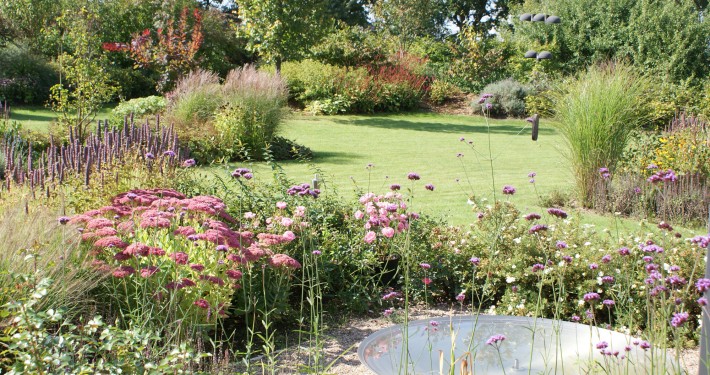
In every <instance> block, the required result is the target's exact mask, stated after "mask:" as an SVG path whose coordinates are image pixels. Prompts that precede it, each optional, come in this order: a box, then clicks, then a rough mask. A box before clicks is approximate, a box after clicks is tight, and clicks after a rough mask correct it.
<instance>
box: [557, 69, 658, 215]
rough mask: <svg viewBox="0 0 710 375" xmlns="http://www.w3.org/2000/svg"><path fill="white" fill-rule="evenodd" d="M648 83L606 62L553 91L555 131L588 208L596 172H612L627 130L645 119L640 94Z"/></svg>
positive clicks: (646, 114)
mask: <svg viewBox="0 0 710 375" xmlns="http://www.w3.org/2000/svg"><path fill="white" fill-rule="evenodd" d="M647 85H648V83H647V79H646V78H645V77H641V76H638V75H636V74H635V73H634V72H633V71H632V69H631V67H630V66H628V65H625V64H623V63H618V62H617V63H605V64H601V65H594V66H591V67H590V68H589V69H588V70H587V71H586V72H584V73H582V74H580V75H579V76H578V77H576V78H573V79H571V80H570V81H569V82H568V83H567V84H566V85H565V87H564V88H563V90H562V91H561V92H560V93H558V95H557V97H556V103H555V113H556V119H557V122H558V125H557V127H558V129H559V131H560V134H561V135H562V137H563V138H564V140H565V142H566V143H567V146H568V149H567V157H569V159H570V162H571V164H572V169H573V172H574V175H575V179H576V183H577V188H578V190H579V192H578V193H579V198H580V200H581V203H582V204H583V205H584V206H585V207H590V206H591V205H592V204H593V202H592V200H593V195H594V185H595V183H596V181H597V180H598V179H599V178H600V176H599V173H598V171H599V168H603V167H606V168H609V170H610V171H611V172H612V173H613V172H614V170H615V167H616V164H617V163H618V162H619V160H620V159H621V156H622V153H623V151H624V148H625V146H626V143H627V141H628V140H629V138H630V134H631V131H632V130H633V129H635V128H637V127H638V126H639V125H641V124H642V123H643V121H644V120H646V117H647V116H648V111H647V108H646V105H645V104H644V101H643V100H642V95H643V93H644V91H645V90H646V89H647V87H648V86H647Z"/></svg>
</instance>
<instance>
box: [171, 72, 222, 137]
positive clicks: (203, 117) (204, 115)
mask: <svg viewBox="0 0 710 375" xmlns="http://www.w3.org/2000/svg"><path fill="white" fill-rule="evenodd" d="M167 98H168V106H167V112H168V117H169V120H170V122H171V123H173V124H175V126H176V127H177V128H178V129H179V130H180V132H185V131H189V130H192V131H198V129H199V128H200V127H201V126H200V125H204V124H205V123H206V122H209V121H211V120H212V119H213V118H214V114H215V112H216V111H217V109H218V108H219V107H220V106H222V105H223V104H224V102H223V98H222V95H221V87H220V85H219V76H217V74H215V73H213V72H209V71H206V70H202V69H198V70H195V71H193V72H191V73H190V74H188V75H187V76H185V77H184V78H182V79H181V80H180V81H178V83H177V86H176V87H175V90H173V91H172V92H170V93H168V94H167Z"/></svg>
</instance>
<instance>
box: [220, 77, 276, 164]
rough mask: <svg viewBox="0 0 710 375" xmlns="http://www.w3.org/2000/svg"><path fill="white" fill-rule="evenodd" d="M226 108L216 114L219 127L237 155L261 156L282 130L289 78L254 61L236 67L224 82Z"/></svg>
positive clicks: (221, 136) (229, 146)
mask: <svg viewBox="0 0 710 375" xmlns="http://www.w3.org/2000/svg"><path fill="white" fill-rule="evenodd" d="M222 95H223V96H224V100H225V104H226V106H225V108H223V109H222V110H220V111H219V112H218V113H217V114H216V116H215V128H216V130H217V131H218V133H219V134H220V138H221V141H222V142H223V143H224V147H226V148H229V149H232V151H233V155H232V156H234V154H236V153H244V152H247V153H248V154H249V156H250V157H252V158H257V159H258V158H260V157H261V154H262V152H263V150H264V149H265V148H266V147H267V145H268V144H269V143H271V142H272V141H273V139H274V136H275V135H276V134H277V132H278V128H279V125H280V124H281V119H282V118H283V117H284V114H285V112H284V110H283V108H284V106H285V105H286V100H287V98H288V90H287V88H286V81H285V80H284V79H283V78H281V77H280V76H278V75H276V74H272V73H267V72H261V71H257V70H256V68H254V67H253V66H251V65H247V66H245V67H244V68H238V69H234V70H232V71H231V72H229V74H228V75H227V79H226V80H225V82H224V85H223V86H222Z"/></svg>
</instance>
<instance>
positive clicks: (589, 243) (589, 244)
mask: <svg viewBox="0 0 710 375" xmlns="http://www.w3.org/2000/svg"><path fill="white" fill-rule="evenodd" d="M591 245H592V243H591V242H589V241H587V242H585V243H584V246H591Z"/></svg>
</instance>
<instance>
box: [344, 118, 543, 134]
mask: <svg viewBox="0 0 710 375" xmlns="http://www.w3.org/2000/svg"><path fill="white" fill-rule="evenodd" d="M333 121H334V122H338V123H342V124H347V125H356V126H371V127H376V128H382V129H392V130H395V129H401V130H416V131H423V132H431V133H457V134H458V133H471V132H473V133H482V134H485V133H488V127H487V126H486V125H485V124H471V125H463V124H451V123H449V124H446V123H441V122H420V121H407V120H401V119H395V118H387V117H371V118H367V119H357V120H351V119H334V120H333ZM510 121H511V122H512V121H515V122H516V124H512V125H511V124H500V123H499V122H498V121H495V122H493V123H491V128H490V131H491V133H492V134H510V135H518V134H526V133H527V134H529V132H530V131H531V129H530V125H529V124H528V123H526V122H525V120H518V119H512V120H510ZM518 123H519V124H518ZM526 127H527V129H525V128H526ZM539 132H540V134H553V133H554V130H552V129H551V128H545V127H542V128H541V129H540V131H539Z"/></svg>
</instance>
